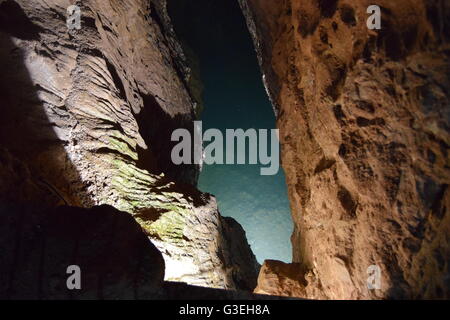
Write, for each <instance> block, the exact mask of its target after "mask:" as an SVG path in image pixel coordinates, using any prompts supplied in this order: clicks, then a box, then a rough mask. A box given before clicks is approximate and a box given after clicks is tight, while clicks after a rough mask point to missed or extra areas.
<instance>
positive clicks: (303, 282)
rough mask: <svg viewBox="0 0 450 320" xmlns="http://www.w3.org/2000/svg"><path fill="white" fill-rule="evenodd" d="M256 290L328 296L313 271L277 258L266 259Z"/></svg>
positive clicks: (313, 296)
mask: <svg viewBox="0 0 450 320" xmlns="http://www.w3.org/2000/svg"><path fill="white" fill-rule="evenodd" d="M254 292H255V293H258V294H265V295H272V296H285V297H308V298H309V299H325V298H326V296H325V295H324V294H323V292H322V290H321V288H320V285H319V283H318V280H317V277H316V275H314V274H313V273H312V271H307V270H305V269H304V266H303V265H302V264H300V263H284V262H281V261H276V260H266V261H264V264H263V266H262V267H261V271H260V272H259V276H258V285H257V287H256V289H255V291H254Z"/></svg>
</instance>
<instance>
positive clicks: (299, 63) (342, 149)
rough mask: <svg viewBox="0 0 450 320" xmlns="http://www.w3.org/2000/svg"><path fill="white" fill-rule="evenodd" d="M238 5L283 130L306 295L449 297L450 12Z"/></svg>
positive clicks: (319, 1)
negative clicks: (375, 13)
mask: <svg viewBox="0 0 450 320" xmlns="http://www.w3.org/2000/svg"><path fill="white" fill-rule="evenodd" d="M239 1H240V4H241V7H242V9H243V12H244V15H245V16H246V18H247V22H248V26H249V30H250V32H251V33H252V35H253V38H254V43H255V48H256V51H257V54H258V58H259V61H260V65H261V69H262V72H263V80H264V82H265V85H266V88H267V91H268V94H269V96H270V98H271V100H272V102H273V105H274V110H275V112H276V114H277V126H278V128H279V129H280V142H281V144H282V166H283V168H284V170H285V172H286V176H287V183H288V189H289V197H290V201H291V207H292V217H293V220H294V223H295V230H294V233H293V235H292V243H293V257H294V262H295V263H298V265H296V266H297V269H298V273H301V276H302V281H300V284H301V286H302V287H303V289H302V290H300V289H298V290H297V291H296V292H303V295H304V296H306V297H311V298H314V297H315V298H338V299H361V298H369V299H370V298H389V297H390V298H420V297H422V298H445V297H446V298H449V297H450V282H449V279H450V276H449V273H450V247H449V243H450V241H449V237H450V233H449V231H450V217H449V212H448V211H449V205H450V194H449V192H450V191H449V189H448V183H449V178H450V171H449V156H448V151H449V150H448V149H449V143H450V136H449V122H450V117H449V115H450V106H449V97H450V76H449V75H450V64H449V53H450V51H449V49H450V47H449V40H450V26H449V21H450V3H449V2H448V1H439V0H435V1H424V0H405V1H384V0H378V1H365V0H361V1H349V0H307V1H304V0H302V1H300V0H280V1H266V0H239ZM372 4H376V5H379V6H380V7H381V17H382V25H381V30H369V29H368V27H367V26H366V21H367V19H368V17H369V14H367V12H366V10H367V8H368V6H369V5H372ZM271 263H272V262H271ZM371 265H378V266H379V267H380V268H381V289H380V290H369V289H368V287H367V278H368V276H369V275H368V273H367V269H368V267H369V266H371ZM280 268H281V267H280ZM283 268H284V269H283V270H292V268H291V267H289V266H285V267H283ZM263 269H264V270H266V271H267V270H269V271H270V270H274V268H272V267H271V264H269V265H268V266H263ZM269 271H267V272H268V274H269V273H270V272H272V271H270V272H269ZM275 273H276V272H275ZM285 273H286V272H285ZM286 274H288V273H286ZM291 278H292V277H291ZM293 279H296V277H293ZM260 280H261V283H260V284H261V286H260V285H259V289H260V291H259V292H267V291H264V288H263V286H264V279H261V275H260ZM266 280H267V279H266ZM268 282H269V283H270V281H268ZM269 289H270V288H269ZM285 289H286V288H285ZM269 291H270V290H269ZM281 291H282V290H281ZM284 292H289V288H287V289H286V290H284Z"/></svg>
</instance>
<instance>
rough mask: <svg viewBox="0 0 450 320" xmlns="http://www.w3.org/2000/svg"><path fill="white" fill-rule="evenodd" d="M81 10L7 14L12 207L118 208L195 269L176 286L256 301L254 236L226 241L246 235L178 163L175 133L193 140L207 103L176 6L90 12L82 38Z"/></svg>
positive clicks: (0, 138)
mask: <svg viewBox="0 0 450 320" xmlns="http://www.w3.org/2000/svg"><path fill="white" fill-rule="evenodd" d="M70 4H72V1H68V0H50V1H47V0H46V1H44V0H37V1H28V0H17V1H11V0H7V1H2V2H1V4H0V42H1V46H0V48H1V49H0V67H1V69H2V75H1V77H0V87H1V88H0V89H1V90H0V95H1V104H2V117H1V118H0V145H1V147H2V152H1V155H0V157H1V159H0V175H1V177H0V190H1V195H0V199H1V201H2V202H4V203H11V202H19V203H24V202H26V203H31V204H37V205H39V206H43V207H53V206H55V205H61V204H66V205H71V206H79V207H91V206H93V205H102V204H107V205H111V206H113V207H115V208H117V209H119V210H121V211H124V212H128V213H129V214H131V215H133V216H134V217H135V218H136V221H138V222H139V223H140V224H141V226H142V228H143V229H144V230H145V232H146V233H147V234H148V235H149V236H150V237H151V238H152V239H154V240H155V244H156V245H157V246H158V248H160V249H161V251H162V252H163V254H164V256H165V258H166V259H168V260H169V261H174V260H175V261H178V262H179V263H181V262H183V263H184V262H186V261H187V262H188V263H187V264H186V266H184V265H183V268H181V269H180V268H176V267H175V268H169V269H168V271H167V272H166V278H167V279H169V280H171V279H172V280H180V281H187V282H189V283H195V284H198V285H203V286H209V287H218V288H236V287H237V286H238V283H239V286H241V288H242V289H247V290H253V288H254V286H255V285H256V277H257V270H256V269H255V265H256V264H255V263H254V262H255V258H254V256H253V254H252V253H251V251H250V248H249V246H248V244H247V242H246V239H245V235H244V234H243V233H241V232H238V233H237V234H235V237H234V238H233V239H232V241H233V242H232V243H231V242H227V241H225V237H224V235H222V230H223V229H227V228H231V226H233V225H234V224H231V225H230V224H229V223H228V222H227V221H228V220H224V219H222V217H221V216H220V214H219V212H218V210H217V206H216V204H215V200H214V198H212V197H210V196H209V195H207V194H203V193H200V192H198V191H197V190H196V189H195V188H194V187H192V186H190V185H195V183H196V179H197V176H198V168H197V167H196V166H183V167H177V166H175V165H173V164H172V162H171V160H170V151H171V143H170V135H171V133H172V130H173V129H174V128H178V127H185V128H188V129H192V128H191V127H192V121H193V120H194V118H195V112H196V110H195V109H196V108H197V103H196V102H195V101H194V100H193V98H192V96H193V95H192V94H191V93H190V91H191V89H190V87H189V84H188V82H187V80H186V79H188V78H189V72H190V71H189V70H190V69H189V67H188V65H187V62H186V59H185V58H184V54H183V53H182V51H181V49H180V47H179V45H178V43H177V41H176V39H175V38H174V36H173V32H172V29H171V26H170V21H169V20H168V18H167V15H166V13H165V2H164V1H144V0H110V1H105V0H89V1H82V2H80V3H79V5H80V6H81V13H82V16H81V29H80V30H76V29H72V30H69V29H68V27H67V26H66V10H67V7H69V5H70ZM236 246H237V247H238V248H239V249H240V251H239V252H243V253H244V254H245V259H247V260H246V261H248V262H249V263H247V264H246V265H242V263H239V265H238V264H236V263H237V262H239V259H240V257H238V256H237V254H234V253H232V252H230V251H229V250H230V248H231V247H236ZM184 268H186V269H185V270H184ZM172 271H173V272H174V274H171V272H172Z"/></svg>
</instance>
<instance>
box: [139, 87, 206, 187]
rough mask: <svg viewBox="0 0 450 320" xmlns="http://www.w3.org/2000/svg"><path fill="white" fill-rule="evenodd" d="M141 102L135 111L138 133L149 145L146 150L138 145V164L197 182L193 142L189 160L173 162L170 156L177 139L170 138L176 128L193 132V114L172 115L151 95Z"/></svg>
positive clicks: (191, 182) (150, 169)
mask: <svg viewBox="0 0 450 320" xmlns="http://www.w3.org/2000/svg"><path fill="white" fill-rule="evenodd" d="M143 100H144V106H143V108H142V109H141V110H140V112H139V113H134V114H133V115H134V117H135V118H136V121H137V123H138V124H139V133H140V135H141V136H142V138H143V139H144V141H145V142H146V143H147V145H148V146H149V150H144V149H142V148H139V147H138V158H139V160H138V163H137V164H138V166H139V167H140V168H142V169H146V170H149V171H150V172H152V173H154V174H161V173H164V174H165V175H167V176H168V177H170V178H171V179H172V180H173V181H176V182H181V183H185V184H191V185H196V184H197V180H198V170H199V168H198V165H196V164H194V146H193V144H192V150H191V155H192V157H191V158H192V161H191V163H192V164H181V165H175V164H174V163H173V161H172V158H171V152H172V149H173V147H174V146H175V145H176V144H178V141H171V136H172V133H173V132H174V131H175V130H176V129H181V128H183V129H186V130H188V131H189V132H190V133H191V137H193V136H194V123H193V122H192V119H194V118H195V117H193V116H192V117H191V118H189V117H187V116H183V115H176V116H175V117H171V116H170V115H169V114H167V113H166V112H165V111H164V110H163V108H162V107H161V106H160V105H159V103H158V101H156V99H155V97H153V96H151V95H143Z"/></svg>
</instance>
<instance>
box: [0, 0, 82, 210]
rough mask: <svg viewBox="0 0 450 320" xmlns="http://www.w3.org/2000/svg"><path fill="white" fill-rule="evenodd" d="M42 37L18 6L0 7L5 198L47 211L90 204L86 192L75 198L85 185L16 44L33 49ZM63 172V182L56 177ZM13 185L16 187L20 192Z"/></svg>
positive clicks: (0, 125)
mask: <svg viewBox="0 0 450 320" xmlns="http://www.w3.org/2000/svg"><path fill="white" fill-rule="evenodd" d="M40 31H41V29H40V28H39V27H38V26H36V25H34V24H33V23H32V22H31V21H30V20H29V19H28V18H27V16H26V14H25V13H24V12H23V10H22V9H21V8H20V6H19V5H18V4H17V3H15V2H13V1H6V2H3V3H2V4H1V5H0V70H2V74H1V76H0V108H1V112H2V117H1V118H0V147H1V148H2V149H3V152H2V155H3V162H2V163H1V165H2V172H1V174H2V180H3V181H2V186H1V189H2V190H3V191H4V192H2V193H1V198H2V199H4V200H10V201H13V200H15V201H20V202H38V203H40V204H46V205H54V204H74V205H75V204H79V203H80V202H81V201H84V202H88V199H87V197H86V196H85V195H83V194H82V192H80V190H77V192H71V190H72V183H73V181H80V177H79V175H78V172H77V171H76V169H75V168H74V166H73V165H72V164H71V162H70V160H69V159H68V157H67V155H66V152H65V150H64V146H63V142H62V141H61V140H60V139H59V138H58V137H57V135H56V134H55V131H54V130H53V126H52V123H50V121H49V120H48V117H47V115H46V113H45V110H44V106H43V101H42V100H41V99H40V98H39V96H38V91H45V89H44V88H41V87H40V86H39V85H37V84H34V83H33V80H32V79H31V76H30V74H29V71H28V69H27V66H26V62H25V55H24V54H23V52H22V49H21V48H18V47H17V46H16V45H15V44H14V43H13V41H12V37H13V38H15V39H16V41H30V44H31V43H33V41H34V40H38V39H39V38H40V36H39V32H40ZM24 47H26V45H25V44H24ZM61 171H64V175H63V176H60V175H55V172H61ZM7 182H9V183H13V182H15V183H14V188H11V186H8V185H6V183H7ZM31 186H33V187H31ZM33 188H34V190H33V191H31V189H33ZM36 189H40V192H36ZM81 199H82V200H81Z"/></svg>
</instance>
